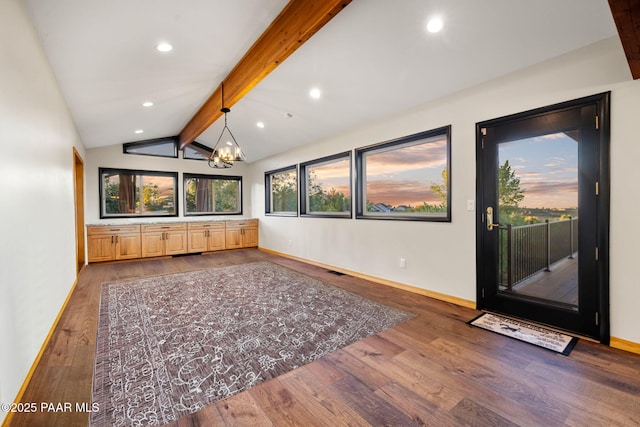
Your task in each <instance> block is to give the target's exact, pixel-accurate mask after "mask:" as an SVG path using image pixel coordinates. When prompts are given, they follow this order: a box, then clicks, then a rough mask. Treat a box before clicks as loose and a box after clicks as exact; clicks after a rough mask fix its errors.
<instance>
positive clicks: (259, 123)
mask: <svg viewBox="0 0 640 427" xmlns="http://www.w3.org/2000/svg"><path fill="white" fill-rule="evenodd" d="M256 126H258V127H259V128H260V129H262V128H264V123H262V122H258V123H256Z"/></svg>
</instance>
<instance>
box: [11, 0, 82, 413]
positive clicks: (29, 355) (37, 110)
mask: <svg viewBox="0 0 640 427" xmlns="http://www.w3.org/2000/svg"><path fill="white" fill-rule="evenodd" d="M0 72H1V73H2V78H0V144H1V145H2V155H1V156H0V182H2V199H1V200H2V202H1V203H2V207H1V209H0V236H1V238H0V263H1V264H0V343H1V344H0V402H11V401H13V399H14V398H15V397H16V394H17V392H18V390H19V388H20V386H21V385H22V383H23V381H24V379H25V377H26V375H27V372H28V371H29V369H30V367H31V364H32V363H33V361H34V360H35V357H36V356H37V354H38V352H39V350H40V347H41V346H42V343H43V342H44V340H45V338H46V336H47V334H48V332H49V329H50V328H51V325H52V324H53V322H54V320H55V318H56V316H57V315H58V312H59V310H60V307H61V306H62V304H63V303H64V300H65V298H66V296H67V294H68V292H69V291H70V289H71V287H72V285H73V283H74V280H75V277H76V272H75V241H76V239H75V225H74V221H75V220H74V188H73V186H74V181H73V151H72V150H73V149H72V147H76V149H77V150H78V152H79V153H80V154H81V156H84V147H83V145H82V142H81V141H80V138H79V136H78V134H77V132H76V129H75V127H74V124H73V122H72V120H71V117H70V115H69V112H68V110H67V107H66V104H65V101H64V100H63V98H62V95H61V93H60V91H59V89H58V85H57V82H56V80H55V77H54V76H53V73H52V71H51V69H50V67H49V63H48V61H47V59H46V57H45V54H44V52H43V50H42V48H41V45H40V41H39V40H38V37H37V35H36V33H35V31H34V29H33V27H32V24H31V21H30V19H29V18H28V15H27V13H26V11H25V9H24V6H23V4H22V2H21V1H18V0H2V1H0ZM4 416H5V413H4V412H0V421H2V419H3V418H4Z"/></svg>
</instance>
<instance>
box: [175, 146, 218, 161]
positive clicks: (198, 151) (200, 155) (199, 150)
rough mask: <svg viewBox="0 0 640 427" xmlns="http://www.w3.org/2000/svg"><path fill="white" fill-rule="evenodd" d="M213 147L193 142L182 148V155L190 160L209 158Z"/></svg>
mask: <svg viewBox="0 0 640 427" xmlns="http://www.w3.org/2000/svg"><path fill="white" fill-rule="evenodd" d="M211 153H213V149H212V148H209V147H207V146H206V145H204V144H200V143H199V142H192V143H191V144H189V145H187V146H186V147H184V149H183V150H182V157H183V158H185V159H190V160H207V159H208V158H209V156H210V155H211Z"/></svg>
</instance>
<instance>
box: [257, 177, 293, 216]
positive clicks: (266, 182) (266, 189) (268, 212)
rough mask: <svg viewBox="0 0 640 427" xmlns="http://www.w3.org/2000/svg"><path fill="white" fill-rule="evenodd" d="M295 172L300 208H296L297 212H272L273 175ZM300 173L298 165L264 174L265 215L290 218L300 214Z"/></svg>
mask: <svg viewBox="0 0 640 427" xmlns="http://www.w3.org/2000/svg"><path fill="white" fill-rule="evenodd" d="M290 170H294V171H295V172H296V186H297V188H296V200H297V201H298V206H297V207H296V211H295V212H279V211H278V212H271V175H274V174H277V173H280V172H286V171H290ZM299 178H300V171H299V170H298V165H297V164H293V165H291V166H286V167H283V168H279V169H274V170H270V171H267V172H265V173H264V214H265V215H268V216H288V217H297V216H299V212H300V200H299V195H300V179H299Z"/></svg>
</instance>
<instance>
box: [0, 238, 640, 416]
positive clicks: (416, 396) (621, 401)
mask: <svg viewBox="0 0 640 427" xmlns="http://www.w3.org/2000/svg"><path fill="white" fill-rule="evenodd" d="M257 260H268V261H271V262H275V263H278V264H281V265H284V266H286V267H289V268H292V269H294V270H297V271H300V272H302V273H305V274H307V275H310V276H313V277H316V278H318V279H320V280H322V281H324V282H326V283H331V284H333V285H335V286H339V287H341V288H344V289H348V290H349V291H352V292H355V293H358V294H361V295H363V296H365V297H368V298H371V299H374V300H378V301H381V302H384V303H385V304H389V305H392V306H395V307H398V308H401V309H403V310H407V311H410V312H413V313H416V314H417V316H416V317H415V318H413V319H412V320H410V321H408V322H405V323H403V324H401V325H398V326H396V327H394V328H391V329H388V330H386V331H383V332H381V333H379V334H377V335H375V336H372V337H370V338H367V339H365V340H362V341H359V342H357V343H354V344H352V345H350V346H348V347H345V348H343V349H341V350H338V351H336V352H334V353H332V354H330V355H328V356H325V357H324V358H322V359H319V360H317V361H315V362H313V363H310V364H308V365H305V366H303V367H300V368H298V369H296V370H294V371H291V372H289V373H287V374H285V375H282V376H280V377H278V378H275V379H273V380H270V381H268V382H265V383H263V384H261V385H258V386H256V387H255V388H253V389H251V390H249V391H246V392H244V393H240V394H238V395H235V396H233V397H231V398H228V399H226V400H223V401H220V402H217V403H214V404H211V405H209V406H207V407H205V408H204V409H203V410H201V411H200V412H198V413H196V414H193V415H190V416H187V417H184V418H182V419H180V420H178V421H176V422H175V423H173V424H171V426H172V427H179V426H244V425H246V426H271V425H274V426H287V425H292V426H293V425H305V426H338V425H352V426H366V425H376V426H379V425H394V426H412V425H437V426H447V425H450V426H453V425H479V426H486V425H492V426H498V425H499V426H514V425H522V426H560V425H569V426H586V425H589V426H593V425H620V426H623V425H624V426H630V425H640V399H639V398H638V396H640V355H634V354H631V353H627V352H624V351H621V350H616V349H611V348H609V347H606V346H603V345H601V344H597V343H594V342H589V341H585V340H580V341H579V342H578V344H577V345H576V347H575V349H574V350H573V352H572V353H571V354H570V356H568V357H566V356H562V355H558V354H556V353H553V352H551V351H548V350H544V349H541V348H538V347H534V346H532V345H529V344H525V343H522V342H519V341H515V340H512V339H509V338H506V337H503V336H501V335H498V334H494V333H491V332H488V331H484V330H482V329H478V328H474V327H471V326H469V325H467V324H466V321H468V320H470V319H472V318H473V317H475V316H476V315H477V314H479V312H477V311H475V310H471V309H467V308H463V307H460V306H456V305H453V304H450V303H445V302H442V301H437V300H433V299H430V298H427V297H424V296H420V295H416V294H412V293H409V292H406V291H401V290H397V289H393V288H390V287H387V286H383V285H379V284H376V283H372V282H369V281H366V280H363V279H358V278H354V277H350V276H336V275H334V274H331V273H328V272H327V271H325V270H324V269H322V268H319V267H315V266H311V265H308V264H305V263H301V262H298V261H294V260H290V259H285V258H281V257H278V256H275V255H272V254H267V253H264V252H260V251H258V250H239V251H230V252H221V253H216V254H213V255H202V256H200V255H193V256H185V257H177V258H165V259H157V260H146V261H135V262H123V263H109V264H100V265H90V266H88V267H86V268H85V269H84V270H83V271H82V272H81V274H80V279H79V282H78V286H77V288H76V290H75V292H74V294H73V295H72V297H71V299H70V302H69V305H68V306H67V308H66V310H65V312H64V314H63V315H62V318H61V320H60V323H59V324H58V326H57V328H56V330H55V332H54V334H53V337H52V340H51V341H50V343H49V345H48V346H47V348H46V350H45V353H44V356H43V357H42V359H41V361H40V364H39V366H38V367H37V368H36V370H35V374H34V376H33V378H32V380H31V383H30V384H29V386H28V387H27V389H26V392H25V394H24V396H23V397H22V402H37V403H38V404H40V402H54V403H57V402H72V403H73V404H75V403H76V402H89V401H90V398H91V381H92V374H93V364H94V349H95V336H96V327H97V318H98V305H99V296H100V284H101V283H102V282H104V281H110V280H117V279H123V278H132V277H141V276H149V275H155V274H163V273H176V272H183V271H189V270H195V269H201V268H207V267H216V266H224V265H232V264H238V263H245V262H251V261H257ZM87 420H88V415H87V414H86V413H74V412H58V413H43V412H37V413H32V414H27V413H25V414H15V416H13V418H12V419H11V421H10V423H9V425H10V426H16V427H18V426H29V427H33V426H43V427H45V426H46V427H52V426H53V427H55V426H60V427H63V426H64V427H71V426H86V425H87Z"/></svg>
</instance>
